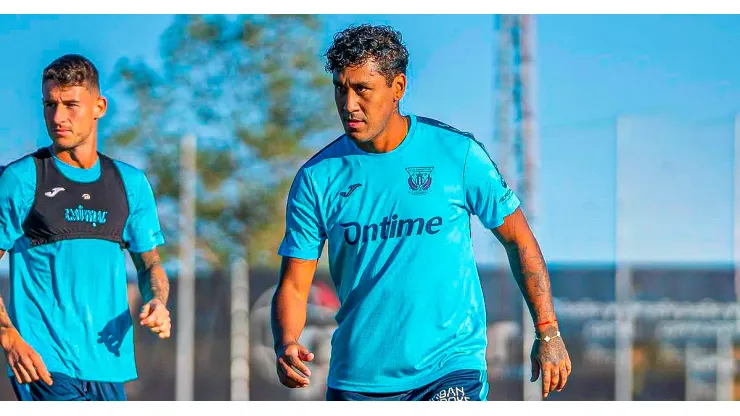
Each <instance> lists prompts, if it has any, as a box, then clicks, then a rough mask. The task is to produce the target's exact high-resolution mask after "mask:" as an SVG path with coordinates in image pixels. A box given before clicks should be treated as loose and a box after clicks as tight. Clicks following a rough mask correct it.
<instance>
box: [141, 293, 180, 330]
mask: <svg viewBox="0 0 740 416" xmlns="http://www.w3.org/2000/svg"><path fill="white" fill-rule="evenodd" d="M139 319H140V322H139V324H140V325H141V326H145V327H147V328H149V330H150V331H152V333H154V334H158V335H159V338H161V339H165V338H169V337H170V330H171V329H172V319H170V311H168V310H167V306H165V304H164V303H162V301H161V300H159V299H152V300H151V301H149V302H148V303H146V304H145V305H144V306H142V307H141V313H140V314H139Z"/></svg>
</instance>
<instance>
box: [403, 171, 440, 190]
mask: <svg viewBox="0 0 740 416" xmlns="http://www.w3.org/2000/svg"><path fill="white" fill-rule="evenodd" d="M433 170H434V167H425V168H406V172H408V174H409V179H408V184H409V193H410V194H411V195H424V194H427V193H429V188H430V187H431V186H432V171H433Z"/></svg>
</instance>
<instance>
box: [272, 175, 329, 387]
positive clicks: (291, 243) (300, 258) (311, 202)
mask: <svg viewBox="0 0 740 416" xmlns="http://www.w3.org/2000/svg"><path fill="white" fill-rule="evenodd" d="M325 241H326V232H325V230H324V227H323V224H322V221H321V213H320V208H319V199H318V196H317V192H316V189H315V183H314V182H313V181H312V180H311V178H310V176H309V175H308V173H307V172H306V171H305V170H303V169H301V170H299V171H298V174H297V175H296V178H295V180H294V181H293V184H292V185H291V187H290V193H289V194H288V204H287V207H286V212H285V236H284V237H283V242H282V243H281V244H280V248H278V254H279V255H281V256H283V260H282V265H281V267H280V276H279V281H278V286H277V290H276V291H275V295H274V297H273V300H272V308H271V309H272V310H271V312H270V314H271V321H272V331H273V346H274V347H275V355H276V356H277V364H276V365H277V373H278V377H279V379H280V382H281V383H283V384H284V385H285V386H287V387H292V388H295V387H305V386H307V385H308V382H309V380H308V376H310V375H311V371H310V370H309V369H308V367H306V365H305V364H304V362H305V361H311V360H313V354H311V353H310V352H309V351H308V349H306V348H305V347H303V346H302V345H300V344H299V343H298V339H299V338H300V336H301V332H303V327H304V326H305V325H306V312H307V311H306V309H307V307H308V295H309V292H310V290H311V283H312V282H313V278H314V274H315V273H316V264H317V262H318V259H319V257H320V256H321V251H322V249H323V246H324V242H325ZM296 370H297V371H300V372H302V373H303V374H305V376H304V375H301V374H299V373H298V372H297V371H296Z"/></svg>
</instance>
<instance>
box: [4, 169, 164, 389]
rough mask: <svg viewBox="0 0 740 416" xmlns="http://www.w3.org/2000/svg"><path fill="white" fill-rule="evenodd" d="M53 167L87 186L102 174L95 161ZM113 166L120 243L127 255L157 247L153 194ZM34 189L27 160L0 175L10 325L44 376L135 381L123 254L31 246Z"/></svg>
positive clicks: (113, 246) (88, 242)
mask: <svg viewBox="0 0 740 416" xmlns="http://www.w3.org/2000/svg"><path fill="white" fill-rule="evenodd" d="M54 163H55V165H56V166H57V167H58V168H59V171H60V172H61V174H63V175H64V176H65V177H67V178H68V179H70V180H73V181H76V182H93V181H95V180H97V179H98V177H99V176H100V173H101V164H100V160H98V162H97V163H96V164H95V166H93V167H92V168H90V169H80V168H76V167H73V166H70V165H68V164H66V163H64V162H62V161H60V160H59V159H57V158H56V157H54ZM115 164H116V167H117V168H118V170H119V172H120V174H121V177H122V179H123V185H124V188H125V190H126V195H127V198H128V204H129V217H128V219H127V220H126V224H125V226H124V230H123V240H124V241H126V242H128V244H129V250H130V251H132V252H137V253H142V252H146V251H150V250H152V249H153V248H155V247H156V246H158V245H160V244H163V243H164V239H163V237H162V233H161V231H160V225H159V218H158V215H157V208H156V204H155V202H154V194H153V192H152V189H151V187H150V185H149V182H148V181H147V179H146V177H145V175H144V173H143V172H142V171H140V170H139V169H136V168H134V167H132V166H130V165H127V164H125V163H122V162H118V161H115ZM35 190H36V166H35V164H34V160H33V158H32V157H30V156H27V157H24V158H22V159H20V160H18V161H16V162H14V163H12V164H10V165H9V166H7V167H6V168H5V170H4V172H2V175H0V249H2V250H5V251H7V253H6V254H5V256H6V257H10V296H9V299H6V301H7V302H6V303H7V306H8V313H9V315H10V318H11V321H12V322H13V325H15V327H16V328H17V329H18V331H19V332H20V334H21V336H22V337H23V339H24V340H25V341H26V342H28V344H29V345H31V347H33V349H34V350H36V352H37V353H39V355H40V356H41V358H42V359H43V361H44V363H45V364H46V367H47V369H48V370H49V371H50V372H58V373H63V374H65V375H67V376H69V377H73V378H77V379H80V380H85V381H103V382H125V381H129V380H132V379H135V378H137V371H136V362H135V359H134V345H133V326H132V325H133V322H132V318H131V312H130V311H129V304H128V296H127V293H128V291H127V281H126V280H127V279H126V259H125V255H127V254H126V252H125V251H123V250H121V247H120V245H119V244H118V243H115V242H111V241H106V240H93V239H72V240H63V241H58V242H52V243H49V244H43V245H38V246H33V245H32V244H31V243H30V241H29V239H28V238H27V237H26V236H25V235H24V230H23V222H24V221H25V219H26V218H27V217H28V215H29V212H30V211H31V208H32V204H33V203H34V194H35ZM8 374H9V375H10V374H12V372H10V371H8Z"/></svg>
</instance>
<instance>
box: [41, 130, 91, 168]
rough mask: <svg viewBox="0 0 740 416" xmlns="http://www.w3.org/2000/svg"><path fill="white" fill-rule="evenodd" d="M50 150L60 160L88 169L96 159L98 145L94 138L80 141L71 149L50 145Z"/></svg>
mask: <svg viewBox="0 0 740 416" xmlns="http://www.w3.org/2000/svg"><path fill="white" fill-rule="evenodd" d="M51 151H52V152H53V153H54V155H56V157H57V158H58V159H59V160H61V161H62V162H64V163H66V164H68V165H70V166H74V167H77V168H82V169H90V168H92V167H93V166H95V163H96V162H97V161H98V146H97V142H96V140H95V138H92V137H91V138H90V139H89V140H87V141H85V142H84V143H81V144H80V145H79V146H76V147H74V148H72V149H67V150H64V149H59V148H58V147H56V145H54V144H52V145H51Z"/></svg>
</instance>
